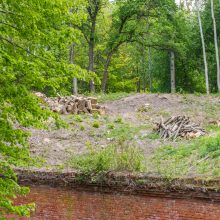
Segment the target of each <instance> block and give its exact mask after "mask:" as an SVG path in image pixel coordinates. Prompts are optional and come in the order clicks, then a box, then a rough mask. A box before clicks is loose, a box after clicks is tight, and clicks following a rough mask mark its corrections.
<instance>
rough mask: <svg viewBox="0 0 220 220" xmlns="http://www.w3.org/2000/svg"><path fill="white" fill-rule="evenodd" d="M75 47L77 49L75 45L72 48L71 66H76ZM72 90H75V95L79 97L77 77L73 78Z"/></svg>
mask: <svg viewBox="0 0 220 220" xmlns="http://www.w3.org/2000/svg"><path fill="white" fill-rule="evenodd" d="M74 47H75V44H72V45H71V46H70V64H74ZM72 88H73V94H74V95H77V94H78V86H77V78H76V77H74V78H73V84H72Z"/></svg>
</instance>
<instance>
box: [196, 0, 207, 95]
mask: <svg viewBox="0 0 220 220" xmlns="http://www.w3.org/2000/svg"><path fill="white" fill-rule="evenodd" d="M196 10H197V14H198V21H199V30H200V35H201V41H202V51H203V60H204V67H205V82H206V93H207V94H209V74H208V64H207V58H206V49H205V40H204V34H203V29H202V22H201V17H200V11H199V6H198V0H197V1H196Z"/></svg>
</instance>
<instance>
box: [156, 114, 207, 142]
mask: <svg viewBox="0 0 220 220" xmlns="http://www.w3.org/2000/svg"><path fill="white" fill-rule="evenodd" d="M155 130H156V131H157V132H158V133H159V134H160V137H161V138H163V139H172V140H176V139H177V138H178V137H184V138H196V137H200V136H203V135H205V134H206V132H205V130H204V129H203V128H201V127H200V126H199V125H198V124H195V123H192V122H190V119H189V117H186V116H176V117H171V118H169V119H167V120H166V121H164V120H163V118H161V121H160V122H159V123H156V128H155Z"/></svg>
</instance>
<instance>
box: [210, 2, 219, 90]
mask: <svg viewBox="0 0 220 220" xmlns="http://www.w3.org/2000/svg"><path fill="white" fill-rule="evenodd" d="M211 13H212V21H213V31H214V42H215V55H216V64H217V87H218V92H220V67H219V50H218V36H217V30H216V21H215V13H214V3H213V0H211Z"/></svg>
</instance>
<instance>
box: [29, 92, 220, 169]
mask: <svg viewBox="0 0 220 220" xmlns="http://www.w3.org/2000/svg"><path fill="white" fill-rule="evenodd" d="M104 106H105V107H106V110H107V114H106V115H105V116H97V115H81V116H74V115H66V116H63V119H64V121H66V122H67V123H68V124H69V128H68V129H58V130H56V129H52V128H51V129H50V130H46V131H45V130H37V129H30V131H31V132H32V137H31V138H30V144H31V153H32V155H33V156H40V157H41V158H44V159H45V160H46V163H47V165H48V166H49V167H51V166H52V167H54V166H55V167H57V166H58V167H63V166H66V165H65V161H67V160H68V159H69V158H71V157H72V156H73V155H77V154H82V153H85V152H87V151H88V149H90V148H94V149H101V148H104V147H106V146H107V145H109V144H117V141H118V140H119V139H120V138H121V137H125V138H126V139H127V140H126V144H132V145H134V146H138V147H140V148H141V149H143V152H144V154H145V155H146V156H148V155H149V154H151V153H152V152H153V150H154V149H155V148H157V147H159V146H161V145H164V144H169V142H167V143H164V142H163V141H161V140H160V139H158V138H157V136H155V135H154V134H152V130H153V126H154V122H155V121H158V120H159V119H160V117H161V116H162V117H164V118H168V117H169V116H171V115H172V116H173V115H187V116H189V117H191V119H192V120H193V121H195V122H197V123H198V122H199V123H201V124H202V125H203V126H207V125H208V121H209V120H213V119H220V97H214V96H193V95H170V94H161V95H158V94H136V95H131V96H129V97H126V98H123V99H120V100H116V101H111V102H106V103H104ZM145 106H147V108H146V109H143V107H145ZM182 142H184V141H182ZM182 142H181V143H182ZM178 144H179V143H178Z"/></svg>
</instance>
